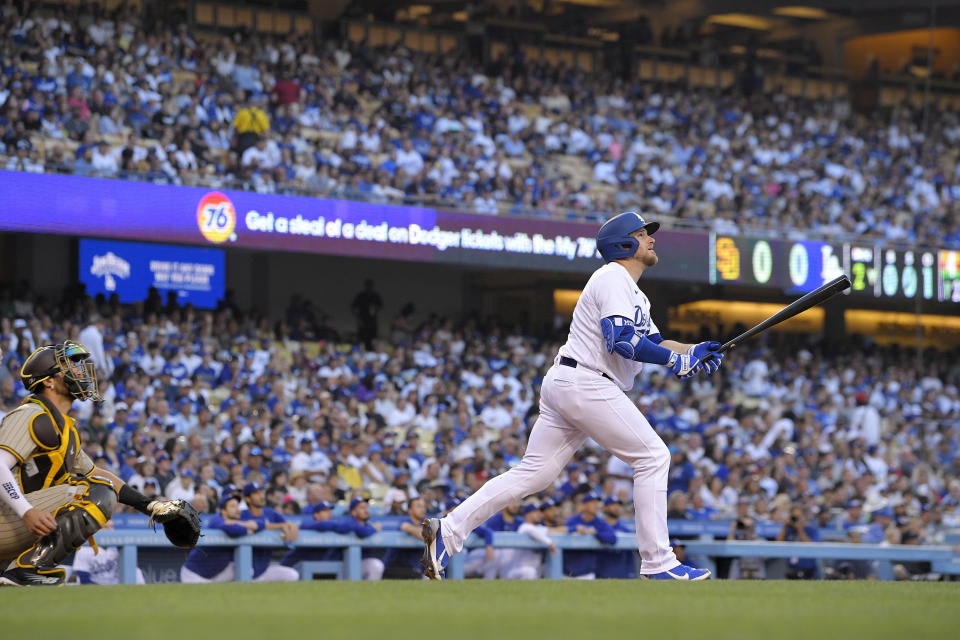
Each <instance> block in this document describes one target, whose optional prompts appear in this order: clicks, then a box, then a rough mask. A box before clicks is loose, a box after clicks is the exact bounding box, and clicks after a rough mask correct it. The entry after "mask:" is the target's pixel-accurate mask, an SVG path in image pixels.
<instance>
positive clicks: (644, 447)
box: [423, 212, 723, 580]
mask: <svg viewBox="0 0 960 640" xmlns="http://www.w3.org/2000/svg"><path fill="white" fill-rule="evenodd" d="M659 228H660V224H659V223H658V222H646V221H644V219H643V218H642V217H641V216H640V215H639V214H637V213H634V212H627V213H622V214H620V215H618V216H616V217H614V218H612V219H610V220H608V221H607V222H606V223H605V224H604V225H603V226H602V227H601V228H600V231H599V232H598V233H597V250H598V251H599V252H600V255H601V256H602V257H603V259H604V261H605V263H606V264H604V266H602V267H600V268H599V269H597V270H596V271H595V272H594V273H593V275H592V276H591V277H590V280H589V281H588V282H587V285H586V287H584V289H583V293H582V294H581V296H580V299H579V301H578V302H577V305H576V307H575V308H574V311H573V320H572V322H571V324H570V333H569V335H568V337H567V342H566V343H565V344H564V345H563V346H562V347H560V351H559V354H558V355H557V357H556V359H555V360H554V364H553V366H552V367H551V368H550V370H549V371H548V372H547V375H546V376H545V377H544V380H543V385H542V387H541V392H540V417H539V419H538V420H537V422H536V424H535V425H534V427H533V429H532V431H531V433H530V440H529V442H528V444H527V450H526V454H525V455H524V457H523V460H522V461H521V463H520V464H519V465H518V466H516V467H514V468H513V469H511V470H510V471H508V472H507V473H505V474H502V475H499V476H497V477H495V478H493V479H491V480H490V481H489V482H487V483H486V484H485V485H483V486H482V487H481V488H480V489H479V490H478V491H477V492H476V493H474V494H473V495H472V496H470V497H469V498H467V499H466V500H465V501H464V502H463V503H462V504H461V505H460V506H458V507H457V508H456V509H454V510H453V511H452V512H451V513H449V514H448V515H447V516H446V517H444V518H442V519H438V518H428V519H427V520H425V521H424V523H423V537H424V546H425V549H424V556H423V565H424V574H425V575H426V576H427V577H428V578H431V579H434V580H439V579H441V577H442V574H443V570H444V568H445V567H446V563H447V559H448V558H449V556H450V555H452V554H455V553H458V552H459V551H460V550H461V549H462V548H463V541H464V540H465V539H466V537H467V536H468V535H469V533H470V532H471V531H472V530H473V529H474V528H475V527H476V526H477V525H479V524H480V523H482V522H483V521H485V520H486V519H487V518H489V517H490V516H491V515H492V514H494V513H495V512H497V511H499V510H500V509H502V508H504V507H505V506H506V505H507V504H509V503H510V502H512V501H515V500H520V499H522V498H523V497H525V496H528V495H530V494H533V493H537V492H539V491H543V490H544V489H546V488H548V487H549V486H550V485H551V483H553V481H554V480H555V479H556V478H557V476H558V475H559V474H560V472H561V471H562V470H563V469H564V467H565V466H566V464H567V463H568V462H569V460H570V459H571V458H572V457H573V454H574V453H575V452H576V451H577V449H579V448H580V446H581V445H582V444H583V443H584V442H585V441H586V440H587V438H593V439H594V440H595V441H596V442H597V443H599V444H600V445H601V446H603V447H605V448H606V449H607V450H608V451H610V452H611V453H613V454H614V455H616V456H617V457H618V458H620V459H621V460H623V461H624V462H626V463H627V464H629V465H630V467H631V468H632V469H633V483H634V491H633V500H634V506H635V508H636V528H637V546H638V547H639V550H640V557H641V559H642V561H643V562H642V568H641V572H640V573H641V577H644V578H652V579H660V580H706V579H708V578H709V577H710V572H709V571H708V570H705V569H695V568H693V567H688V566H685V565H682V564H680V562H679V561H678V560H677V558H676V556H675V555H674V554H673V550H672V548H671V547H670V536H669V533H668V531H667V475H668V472H669V467H670V453H669V451H668V449H667V446H666V445H665V444H664V442H663V440H662V439H661V438H660V436H658V435H657V434H656V432H655V431H654V430H653V428H652V427H651V426H650V423H649V422H648V421H647V419H646V418H645V417H644V416H643V414H642V413H640V410H639V409H637V407H636V405H634V403H633V402H631V401H630V398H628V397H627V396H626V394H625V393H624V392H625V391H628V390H630V389H631V388H632V387H633V381H634V377H635V376H636V375H637V374H638V373H639V372H640V370H641V367H642V366H643V364H644V363H649V364H658V365H662V366H666V367H667V368H668V369H670V371H671V372H673V373H674V374H675V375H677V376H678V377H680V378H690V377H692V376H694V375H696V374H698V373H700V372H707V373H713V372H714V371H716V370H717V369H718V368H719V367H720V364H721V361H722V359H723V354H722V353H720V351H719V348H720V343H719V342H701V343H699V344H683V343H680V342H676V341H674V340H664V339H663V338H662V337H661V336H660V330H659V329H657V327H656V325H655V324H654V323H653V320H652V319H651V317H650V301H649V300H648V299H647V296H646V295H644V294H643V292H642V291H640V289H639V287H638V286H637V281H638V280H639V279H640V276H641V275H643V273H644V271H645V270H646V269H647V268H649V267H652V266H654V265H655V264H657V260H658V257H657V254H656V252H655V251H654V248H653V247H654V239H653V234H654V233H655V232H656V231H657V229H659ZM708 354H709V355H710V356H712V357H711V358H706V356H707V355H708ZM701 359H705V360H706V361H705V362H702V363H701Z"/></svg>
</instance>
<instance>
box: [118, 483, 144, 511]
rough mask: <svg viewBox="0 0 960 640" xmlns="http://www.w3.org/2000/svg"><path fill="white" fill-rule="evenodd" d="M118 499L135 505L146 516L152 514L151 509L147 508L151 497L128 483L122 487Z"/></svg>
mask: <svg viewBox="0 0 960 640" xmlns="http://www.w3.org/2000/svg"><path fill="white" fill-rule="evenodd" d="M117 499H118V500H119V501H120V502H122V503H123V504H126V505H129V506H131V507H133V508H134V509H136V510H137V511H139V512H140V513H142V514H143V515H145V516H149V515H150V511H149V510H148V509H147V505H148V504H150V498H148V497H147V496H145V495H143V494H142V493H140V492H139V491H137V490H136V489H134V488H132V487H131V486H130V485H128V484H125V485H123V486H122V487H120V491H119V492H118V493H117Z"/></svg>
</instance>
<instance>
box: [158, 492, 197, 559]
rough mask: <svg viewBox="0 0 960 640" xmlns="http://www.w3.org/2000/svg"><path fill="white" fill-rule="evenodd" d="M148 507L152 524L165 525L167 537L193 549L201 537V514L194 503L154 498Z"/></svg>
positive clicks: (185, 547)
mask: <svg viewBox="0 0 960 640" xmlns="http://www.w3.org/2000/svg"><path fill="white" fill-rule="evenodd" d="M147 509H148V510H149V511H150V524H151V525H152V526H153V527H154V529H156V527H157V523H158V522H159V523H160V524H162V525H163V532H164V533H166V534H167V539H168V540H169V541H170V542H172V543H173V544H174V545H175V546H178V547H180V548H181V549H193V548H194V547H195V546H197V541H198V540H199V539H200V516H199V514H197V510H196V509H194V508H193V505H192V504H190V503H189V502H187V501H185V500H154V501H153V502H151V503H150V504H149V505H147Z"/></svg>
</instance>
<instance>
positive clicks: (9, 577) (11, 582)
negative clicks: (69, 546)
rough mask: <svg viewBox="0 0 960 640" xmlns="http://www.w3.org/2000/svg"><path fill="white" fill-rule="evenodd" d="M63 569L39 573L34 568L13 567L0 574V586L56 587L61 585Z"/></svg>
mask: <svg viewBox="0 0 960 640" xmlns="http://www.w3.org/2000/svg"><path fill="white" fill-rule="evenodd" d="M64 575H65V572H64V570H63V569H50V570H47V571H40V570H38V569H36V568H35V567H15V568H13V569H7V570H6V571H4V572H3V573H2V574H0V586H7V587H57V586H60V585H62V584H63V578H64Z"/></svg>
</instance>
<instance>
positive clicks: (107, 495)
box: [75, 476, 117, 525]
mask: <svg viewBox="0 0 960 640" xmlns="http://www.w3.org/2000/svg"><path fill="white" fill-rule="evenodd" d="M86 482H87V483H88V484H89V486H88V488H87V490H86V491H84V492H83V494H82V495H80V496H77V497H78V498H80V502H79V504H80V506H81V507H84V508H87V509H88V510H89V509H90V508H96V509H98V510H99V511H100V514H101V515H102V519H103V522H106V521H107V520H109V519H110V517H111V516H112V515H113V510H114V509H116V507H117V492H116V491H114V489H113V483H112V482H110V481H109V480H107V479H106V478H101V477H99V476H90V477H89V478H87V479H86ZM75 500H76V499H75ZM98 519H99V518H98ZM103 522H101V525H102V524H103Z"/></svg>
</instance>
